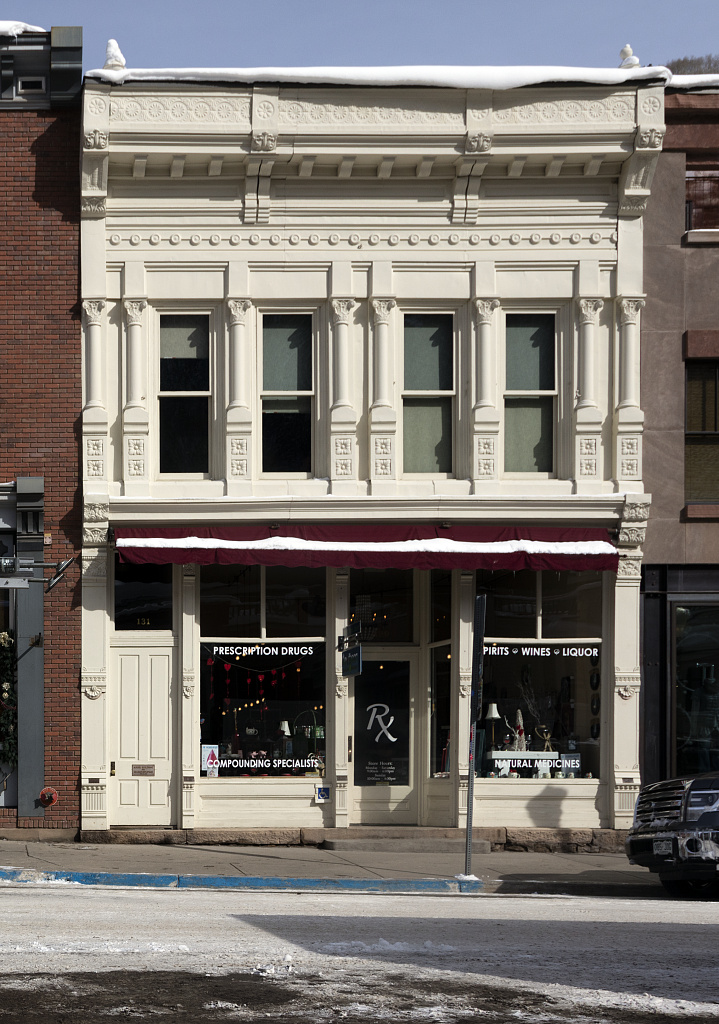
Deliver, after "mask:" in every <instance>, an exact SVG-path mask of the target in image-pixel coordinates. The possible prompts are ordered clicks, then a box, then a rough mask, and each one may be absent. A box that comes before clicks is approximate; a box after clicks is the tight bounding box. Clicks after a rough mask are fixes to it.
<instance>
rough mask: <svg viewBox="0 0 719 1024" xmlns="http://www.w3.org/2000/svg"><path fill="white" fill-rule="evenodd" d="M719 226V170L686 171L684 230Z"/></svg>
mask: <svg viewBox="0 0 719 1024" xmlns="http://www.w3.org/2000/svg"><path fill="white" fill-rule="evenodd" d="M702 228H719V171H715V170H713V171H687V177H686V230H687V231H692V230H700V229H702Z"/></svg>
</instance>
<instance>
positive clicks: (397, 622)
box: [350, 569, 414, 643]
mask: <svg viewBox="0 0 719 1024" xmlns="http://www.w3.org/2000/svg"><path fill="white" fill-rule="evenodd" d="M413 607H414V605H413V574H412V570H411V569H352V571H351V572H350V622H351V623H355V622H360V623H361V624H362V640H363V642H364V643H410V642H411V641H412V639H413V633H414V622H413V619H414V616H413Z"/></svg>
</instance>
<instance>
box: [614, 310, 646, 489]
mask: <svg viewBox="0 0 719 1024" xmlns="http://www.w3.org/2000/svg"><path fill="white" fill-rule="evenodd" d="M643 309H644V299H643V298H641V296H638V295H637V296H626V295H622V296H620V297H619V298H618V300H617V312H618V314H619V353H618V363H619V381H618V391H617V402H616V409H615V413H614V423H615V448H614V453H615V474H616V478H617V481H618V483H619V485H620V486H621V487H622V488H623V489H626V490H629V489H636V490H638V491H641V490H642V486H641V479H642V431H643V429H644V413H643V412H642V410H641V408H640V405H639V401H640V396H639V315H640V313H641V311H642V310H643Z"/></svg>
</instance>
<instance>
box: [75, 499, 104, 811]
mask: <svg viewBox="0 0 719 1024" xmlns="http://www.w3.org/2000/svg"><path fill="white" fill-rule="evenodd" d="M109 515H110V507H109V505H108V504H107V501H106V500H105V499H103V498H102V497H100V498H97V499H93V498H92V497H91V496H88V497H86V499H85V504H84V514H83V549H82V578H81V586H82V671H81V677H80V693H81V734H82V738H81V783H80V784H81V827H82V828H83V829H85V830H92V831H101V830H104V829H107V828H108V827H109V823H108V816H107V770H108V765H107V749H108V748H107V739H108V737H107V730H108V710H107V671H108V670H107V661H106V652H107V639H108V638H107V624H108V608H107V559H108V548H107V544H106V541H107V531H108V527H109Z"/></svg>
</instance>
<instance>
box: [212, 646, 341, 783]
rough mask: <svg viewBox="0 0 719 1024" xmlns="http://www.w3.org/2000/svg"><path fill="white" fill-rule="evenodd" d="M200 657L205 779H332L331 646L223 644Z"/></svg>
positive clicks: (213, 647)
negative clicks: (328, 718)
mask: <svg viewBox="0 0 719 1024" xmlns="http://www.w3.org/2000/svg"><path fill="white" fill-rule="evenodd" d="M200 656H201V684H200V686H201V692H200V737H201V738H200V744H201V750H200V754H201V776H202V777H203V778H225V777H241V778H264V777H265V776H286V777H292V778H304V777H308V776H309V777H320V776H322V775H324V765H325V745H326V738H325V736H326V734H325V644H324V643H306V642H300V643H298V642H297V641H295V640H294V639H293V640H289V641H287V640H286V641H275V640H273V641H272V642H264V641H257V642H254V643H253V642H245V643H242V642H237V641H235V640H217V641H213V642H211V643H203V644H201V647H200Z"/></svg>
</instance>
